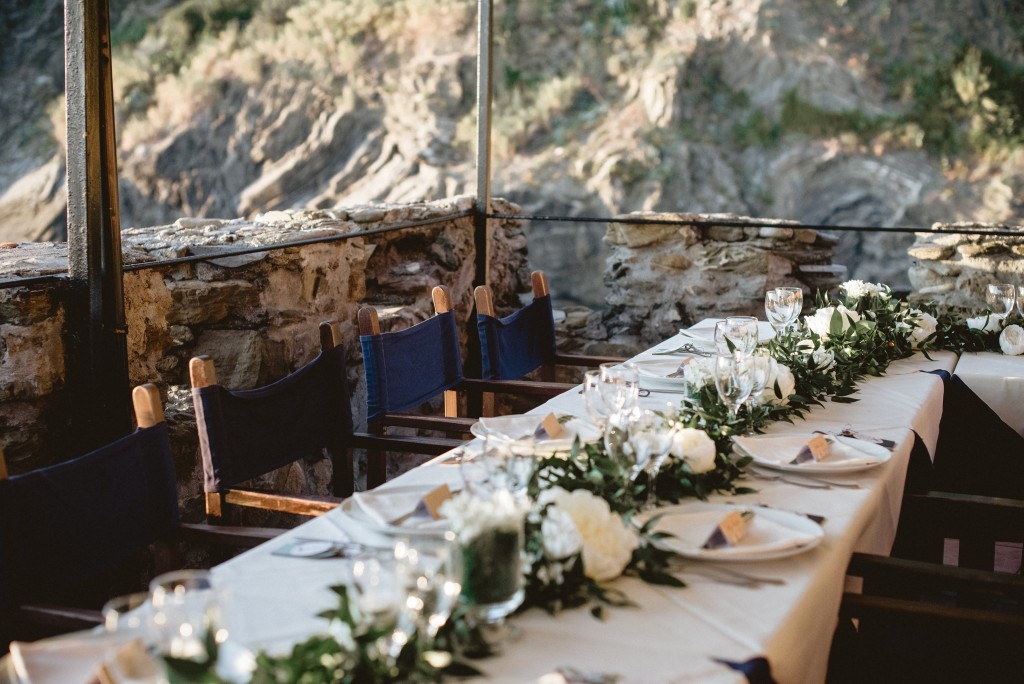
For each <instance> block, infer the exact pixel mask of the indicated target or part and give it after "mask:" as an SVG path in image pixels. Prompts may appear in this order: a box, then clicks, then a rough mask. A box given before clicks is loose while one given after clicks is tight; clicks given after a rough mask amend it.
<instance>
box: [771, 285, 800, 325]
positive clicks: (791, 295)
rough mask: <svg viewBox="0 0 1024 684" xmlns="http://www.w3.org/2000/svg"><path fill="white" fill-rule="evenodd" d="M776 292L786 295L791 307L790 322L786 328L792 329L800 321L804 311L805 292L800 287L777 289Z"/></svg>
mask: <svg viewBox="0 0 1024 684" xmlns="http://www.w3.org/2000/svg"><path fill="white" fill-rule="evenodd" d="M775 290H776V291H777V292H782V293H783V294H784V296H785V301H786V304H787V305H788V306H789V307H790V309H789V310H790V315H789V321H788V322H787V323H786V327H787V328H790V327H792V326H793V324H794V323H796V322H797V320H799V318H800V313H801V312H802V311H803V309H804V291H803V289H802V288H799V287H777V288H775Z"/></svg>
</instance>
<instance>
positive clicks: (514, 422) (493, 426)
mask: <svg viewBox="0 0 1024 684" xmlns="http://www.w3.org/2000/svg"><path fill="white" fill-rule="evenodd" d="M543 419H544V416H539V415H537V416H495V417H493V418H481V419H480V424H481V425H483V427H484V429H485V430H486V431H487V432H489V433H491V434H495V435H501V436H502V437H508V438H509V439H523V438H525V437H532V436H533V435H534V433H535V432H536V431H537V426H539V425H540V423H541V421H542V420H543Z"/></svg>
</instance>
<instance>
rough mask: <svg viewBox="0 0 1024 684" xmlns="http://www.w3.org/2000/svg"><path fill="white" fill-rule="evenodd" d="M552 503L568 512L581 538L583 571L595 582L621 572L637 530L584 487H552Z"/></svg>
mask: <svg viewBox="0 0 1024 684" xmlns="http://www.w3.org/2000/svg"><path fill="white" fill-rule="evenodd" d="M548 491H550V492H553V493H552V495H551V497H550V498H551V499H552V500H553V501H554V502H555V506H556V507H557V508H559V509H561V510H562V511H565V512H566V513H568V514H569V517H571V518H572V521H573V523H574V524H575V525H576V530H577V531H578V532H579V534H580V538H581V539H582V540H583V572H584V574H586V576H587V577H589V578H590V579H592V580H594V581H595V582H606V581H608V580H613V579H615V578H616V577H618V576H619V575H621V574H622V571H623V570H625V569H626V566H627V565H629V561H630V559H632V557H633V549H635V548H636V547H637V538H636V534H635V533H634V532H633V530H632V528H631V527H630V526H628V525H626V523H624V522H623V520H622V518H620V517H619V516H618V515H616V514H615V513H612V511H611V509H610V508H609V507H608V502H607V501H605V500H604V499H602V498H600V497H598V496H595V495H593V494H591V493H590V492H588V491H586V490H584V489H577V490H576V491H574V492H567V491H565V490H564V489H561V488H558V487H553V488H551V489H550V490H548Z"/></svg>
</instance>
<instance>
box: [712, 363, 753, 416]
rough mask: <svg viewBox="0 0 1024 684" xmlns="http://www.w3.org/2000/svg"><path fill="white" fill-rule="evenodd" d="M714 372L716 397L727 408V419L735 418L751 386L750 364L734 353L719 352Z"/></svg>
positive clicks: (748, 394)
mask: <svg viewBox="0 0 1024 684" xmlns="http://www.w3.org/2000/svg"><path fill="white" fill-rule="evenodd" d="M714 374H715V388H716V389H717V390H718V398H719V399H720V400H721V401H722V403H723V404H725V406H726V408H728V410H729V420H736V413H737V412H738V411H739V409H740V406H742V405H743V402H744V401H746V400H747V397H749V396H750V391H751V389H752V387H753V378H752V377H751V373H750V364H749V363H748V362H747V360H746V359H743V358H741V357H739V356H738V355H736V354H719V355H718V356H716V357H715V368H714Z"/></svg>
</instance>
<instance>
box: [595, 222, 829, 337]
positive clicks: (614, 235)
mask: <svg viewBox="0 0 1024 684" xmlns="http://www.w3.org/2000/svg"><path fill="white" fill-rule="evenodd" d="M629 216H630V217H634V216H636V217H642V218H647V219H655V218H656V219H671V220H698V221H700V222H702V224H703V225H699V226H689V225H688V226H673V225H644V224H622V223H616V224H609V227H608V233H607V235H606V236H605V240H606V241H607V242H608V243H609V244H610V245H611V248H612V253H611V256H610V257H609V258H608V266H607V268H606V269H605V283H606V284H607V285H608V286H609V288H610V292H609V294H608V299H607V301H608V303H609V304H610V305H611V310H610V311H609V312H608V314H606V316H605V321H606V326H607V327H608V333H609V341H610V342H613V343H618V344H624V345H626V346H627V348H629V347H636V346H640V347H646V346H649V345H651V344H654V343H655V342H658V341H660V340H663V339H665V338H666V337H669V336H671V335H674V334H675V333H676V332H677V331H678V330H679V328H680V327H682V326H688V325H691V324H693V323H695V322H697V321H699V320H702V319H704V318H708V317H712V316H730V315H746V316H759V317H761V318H763V317H764V293H765V290H766V289H769V288H773V287H780V286H790V287H801V288H803V290H804V294H805V298H806V299H805V302H806V306H807V307H809V306H810V305H811V303H812V302H811V301H810V297H809V295H813V293H814V292H815V290H819V289H821V290H827V289H829V288H832V287H834V286H836V285H838V284H839V283H840V282H842V281H843V280H844V279H845V276H846V268H845V267H844V266H839V265H834V264H832V251H833V248H834V247H835V245H836V244H837V243H838V238H836V237H835V236H834V235H832V234H830V233H825V232H819V231H816V230H811V229H808V228H801V227H800V225H799V224H798V223H796V222H789V221H778V220H775V219H759V218H749V217H738V216H734V215H731V214H700V215H697V214H651V213H638V214H629ZM715 220H728V221H730V222H742V223H744V224H749V225H743V226H716V225H714V221H715Z"/></svg>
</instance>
